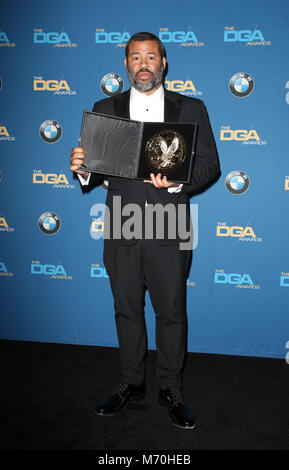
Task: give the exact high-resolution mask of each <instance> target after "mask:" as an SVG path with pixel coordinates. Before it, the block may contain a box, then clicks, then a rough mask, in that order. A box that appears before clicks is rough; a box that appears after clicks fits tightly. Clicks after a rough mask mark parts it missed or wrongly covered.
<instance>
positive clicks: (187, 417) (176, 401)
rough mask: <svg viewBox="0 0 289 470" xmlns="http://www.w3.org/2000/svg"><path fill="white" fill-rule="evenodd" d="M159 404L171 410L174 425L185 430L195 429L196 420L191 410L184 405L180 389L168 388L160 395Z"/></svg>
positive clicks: (161, 391)
mask: <svg viewBox="0 0 289 470" xmlns="http://www.w3.org/2000/svg"><path fill="white" fill-rule="evenodd" d="M159 402H160V404H161V405H163V406H167V407H168V408H169V409H170V413H171V417H172V420H173V422H174V425H175V426H177V427H179V428H183V429H194V427H195V423H194V418H193V416H192V413H191V411H190V409H189V408H188V407H187V406H186V405H185V404H184V400H183V397H182V394H181V392H180V390H179V389H178V388H167V389H166V390H161V389H160V393H159Z"/></svg>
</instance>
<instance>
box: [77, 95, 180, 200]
mask: <svg viewBox="0 0 289 470" xmlns="http://www.w3.org/2000/svg"><path fill="white" fill-rule="evenodd" d="M129 113H130V119H133V120H134V121H142V122H164V113H165V97H164V89H163V87H162V86H160V87H159V88H158V89H157V90H156V91H155V92H154V93H152V94H151V95H146V94H145V93H141V92H140V91H138V90H136V89H135V88H133V87H132V88H131V90H130V100H129ZM78 177H79V180H80V182H81V184H82V185H87V184H88V183H89V179H90V174H89V176H88V178H87V180H85V179H84V178H83V177H82V176H81V175H78ZM147 184H150V183H147ZM182 186H183V185H182V184H180V185H179V186H174V187H172V188H167V189H168V191H169V193H178V192H180V191H181V189H182Z"/></svg>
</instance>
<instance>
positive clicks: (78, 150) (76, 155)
mask: <svg viewBox="0 0 289 470" xmlns="http://www.w3.org/2000/svg"><path fill="white" fill-rule="evenodd" d="M84 156H85V150H84V149H83V148H82V147H73V149H72V150H71V154H70V169H71V171H74V172H75V173H78V174H79V175H81V176H83V178H85V179H87V178H88V176H89V173H88V172H87V171H83V170H79V167H80V166H81V165H83V163H84Z"/></svg>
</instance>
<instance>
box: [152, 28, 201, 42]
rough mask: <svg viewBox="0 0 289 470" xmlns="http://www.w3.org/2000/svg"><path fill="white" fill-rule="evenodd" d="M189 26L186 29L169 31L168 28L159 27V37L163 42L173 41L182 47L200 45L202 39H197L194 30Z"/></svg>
mask: <svg viewBox="0 0 289 470" xmlns="http://www.w3.org/2000/svg"><path fill="white" fill-rule="evenodd" d="M190 28H191V26H189V28H188V31H169V29H168V28H159V39H160V40H161V41H162V42H163V43H173V44H177V45H179V46H182V47H202V46H204V42H203V41H199V40H198V38H197V36H196V34H195V32H194V31H192V30H191V29H190Z"/></svg>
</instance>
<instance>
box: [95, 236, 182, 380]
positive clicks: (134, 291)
mask: <svg viewBox="0 0 289 470" xmlns="http://www.w3.org/2000/svg"><path fill="white" fill-rule="evenodd" d="M190 262H191V251H187V250H179V244H178V243H177V242H175V243H174V244H173V245H168V246H160V245H159V244H157V243H156V241H155V240H137V241H136V243H135V244H133V245H120V244H116V243H114V242H109V243H105V247H104V264H105V267H106V270H107V273H108V275H109V279H110V284H111V288H112V293H113V297H114V306H115V320H116V328H117V335H118V341H119V350H120V361H121V371H122V380H123V381H128V382H130V383H133V384H134V385H139V384H141V383H143V382H145V354H146V350H147V332H146V325H145V318H144V306H145V291H146V288H147V289H148V291H149V294H150V298H151V302H152V306H153V308H154V311H155V315H156V348H157V366H156V378H157V382H158V384H159V386H160V388H162V389H165V388H168V387H174V388H175V387H177V388H181V380H182V369H183V366H184V359H185V355H186V351H187V312H186V279H187V274H188V271H189V267H190Z"/></svg>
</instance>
